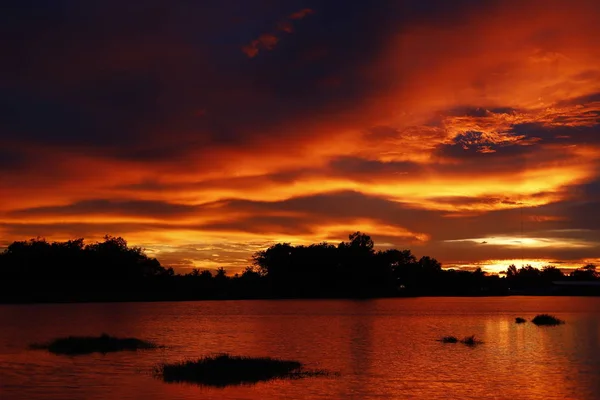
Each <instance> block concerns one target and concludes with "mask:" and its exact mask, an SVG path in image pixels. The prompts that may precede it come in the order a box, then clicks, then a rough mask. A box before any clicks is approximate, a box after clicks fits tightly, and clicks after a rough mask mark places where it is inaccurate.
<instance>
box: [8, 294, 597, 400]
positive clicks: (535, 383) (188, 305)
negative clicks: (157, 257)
mask: <svg viewBox="0 0 600 400" xmlns="http://www.w3.org/2000/svg"><path fill="white" fill-rule="evenodd" d="M539 313H551V314H554V315H556V316H557V317H559V318H561V319H564V320H566V321H567V323H566V324H565V325H561V326H558V327H536V326H535V325H533V324H531V323H527V324H522V325H517V324H515V323H514V319H515V317H518V316H522V317H524V318H526V319H528V320H530V319H531V318H533V317H534V316H535V315H536V314H539ZM102 332H106V333H109V334H111V335H115V336H135V337H138V338H141V339H147V340H152V341H155V342H157V343H160V344H164V345H166V346H167V348H165V349H160V350H148V351H138V352H122V353H110V354H106V355H102V354H92V355H84V356H76V357H68V356H56V355H52V354H49V353H46V352H44V351H39V350H38V351H35V350H29V349H28V345H29V344H30V343H32V342H43V341H47V340H50V339H53V338H56V337H61V336H68V335H98V334H100V333H102ZM472 334H475V335H476V336H477V337H478V338H479V339H481V340H482V341H484V342H485V343H484V344H481V345H479V346H476V347H468V346H465V345H462V344H443V343H440V342H438V341H436V339H439V338H440V337H442V336H444V335H455V336H458V337H463V336H467V335H472ZM219 352H229V353H231V354H236V355H245V356H271V357H278V358H289V359H296V360H299V361H301V362H303V363H305V364H306V365H307V366H308V367H311V368H323V369H327V370H330V371H335V372H339V373H340V376H339V377H317V378H307V379H299V380H276V381H272V382H267V383H259V384H257V385H254V386H237V387H228V388H224V389H219V388H209V387H199V386H195V385H186V384H166V383H163V382H162V381H160V380H158V379H156V378H154V377H153V375H152V367H153V366H154V365H156V364H157V363H160V362H164V361H176V360H182V359H187V358H194V357H199V356H203V355H207V354H211V353H219ZM304 398H307V399H512V400H515V399H589V400H592V399H600V298H574V297H559V298H557V297H491V298H415V299H383V300H370V301H350V300H302V301H208V302H185V303H121V304H118V303H114V304H64V305H59V304H43V305H0V399H2V400H12V399H31V400H35V399H61V400H66V399H144V400H153V399H304Z"/></svg>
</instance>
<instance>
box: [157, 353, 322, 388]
mask: <svg viewBox="0 0 600 400" xmlns="http://www.w3.org/2000/svg"><path fill="white" fill-rule="evenodd" d="M302 367H303V366H302V363H300V362H298V361H292V360H280V359H276V358H270V357H241V356H231V355H229V354H219V355H216V356H207V357H203V358H200V359H198V360H188V361H181V362H176V363H171V364H166V363H165V364H161V365H159V366H157V367H156V368H155V374H156V375H157V376H158V377H161V378H162V379H163V380H164V381H165V382H169V383H173V382H177V383H194V384H198V385H206V386H218V387H225V386H229V385H241V384H254V383H258V382H262V381H268V380H272V379H277V378H291V379H296V378H305V377H311V376H326V375H329V373H328V372H326V371H323V370H304V369H303V368H302Z"/></svg>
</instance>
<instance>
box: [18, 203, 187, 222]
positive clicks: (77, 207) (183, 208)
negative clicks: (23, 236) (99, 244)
mask: <svg viewBox="0 0 600 400" xmlns="http://www.w3.org/2000/svg"><path fill="white" fill-rule="evenodd" d="M197 211H198V208H197V207H195V206H188V205H183V204H172V203H166V202H160V201H144V200H105V199H97V200H84V201H80V202H77V203H73V204H68V205H62V206H49V207H36V208H30V209H21V210H16V211H12V212H10V213H9V215H10V216H15V217H19V216H21V217H22V216H39V215H56V216H78V215H79V216H82V217H85V216H88V215H99V214H109V215H126V216H145V217H157V218H158V217H161V218H165V217H177V216H184V215H189V214H192V213H194V212H197Z"/></svg>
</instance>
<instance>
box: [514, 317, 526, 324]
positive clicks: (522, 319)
mask: <svg viewBox="0 0 600 400" xmlns="http://www.w3.org/2000/svg"><path fill="white" fill-rule="evenodd" d="M515 322H516V323H517V324H524V323H525V322H527V320H526V319H525V318H521V317H517V318H515Z"/></svg>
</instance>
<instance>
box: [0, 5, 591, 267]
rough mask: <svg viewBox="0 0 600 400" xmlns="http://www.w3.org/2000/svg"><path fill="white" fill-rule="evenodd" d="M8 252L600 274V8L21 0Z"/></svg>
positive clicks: (4, 177) (187, 262)
mask: <svg viewBox="0 0 600 400" xmlns="http://www.w3.org/2000/svg"><path fill="white" fill-rule="evenodd" d="M6 3H7V5H6V6H3V12H2V13H1V14H0V33H1V39H0V49H1V50H2V53H1V54H2V63H1V64H0V105H1V108H0V171H1V173H2V174H1V179H0V248H2V247H3V246H6V245H8V244H9V243H11V242H12V241H14V240H25V239H29V238H32V237H38V236H41V237H45V238H46V239H48V240H67V239H75V238H78V237H84V238H86V241H88V242H92V241H95V240H100V239H101V238H102V236H104V235H105V234H110V235H114V236H123V237H124V238H125V239H127V240H128V242H129V244H130V245H139V246H142V247H144V248H145V249H146V250H147V252H148V253H149V254H150V255H152V256H155V257H157V258H158V259H159V260H160V261H161V263H162V264H163V265H164V266H172V267H174V268H175V269H176V270H177V271H179V272H185V270H186V269H189V268H192V267H199V268H207V269H213V268H216V267H219V266H224V267H225V268H226V269H227V270H228V271H229V272H230V273H234V272H236V271H239V270H240V269H242V268H243V267H245V266H247V265H249V263H250V262H249V258H250V256H251V254H252V253H253V252H254V251H256V250H259V249H263V248H265V247H267V246H269V245H270V244H273V243H275V242H291V243H293V244H308V243H313V242H320V241H323V240H327V241H331V242H333V243H338V242H339V241H341V240H347V237H348V234H349V233H351V232H353V231H356V230H360V231H363V232H366V233H368V234H370V235H371V236H372V237H373V239H374V240H375V242H376V244H378V248H381V249H383V248H389V247H396V248H401V249H405V248H409V249H411V250H412V251H413V253H415V254H416V255H417V256H419V257H420V256H422V255H430V256H432V257H435V258H437V259H438V260H440V261H441V262H442V263H443V264H444V266H445V267H460V268H474V267H477V266H481V267H483V268H484V269H485V270H488V271H498V270H500V269H506V266H507V265H508V264H510V263H513V262H514V263H517V264H518V265H520V264H521V263H523V262H526V263H533V264H534V265H536V266H541V265H546V264H548V263H553V264H554V265H556V266H558V267H561V268H567V267H576V266H581V265H583V264H584V263H587V262H596V261H600V248H599V246H598V244H599V240H600V159H599V155H600V41H599V39H598V38H599V37H600V2H599V1H597V0H570V1H563V0H561V1H553V0H543V1H542V0H540V1H536V0H531V1H527V0H523V1H511V0H498V1H470V0H454V1H443V0H440V1H433V0H404V1H402V0H390V1H380V0H369V1H367V0H364V1H363V0H361V1H349V0H281V1H275V0H202V1H191V0H190V1H185V0H182V1H172V0H143V1H142V0H132V1H123V0H102V1H81V0H54V1H41V0H40V1H34V0H8V2H6Z"/></svg>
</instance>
